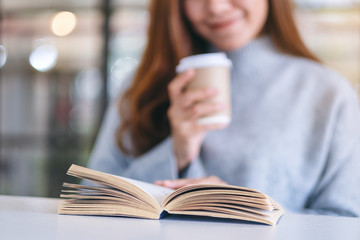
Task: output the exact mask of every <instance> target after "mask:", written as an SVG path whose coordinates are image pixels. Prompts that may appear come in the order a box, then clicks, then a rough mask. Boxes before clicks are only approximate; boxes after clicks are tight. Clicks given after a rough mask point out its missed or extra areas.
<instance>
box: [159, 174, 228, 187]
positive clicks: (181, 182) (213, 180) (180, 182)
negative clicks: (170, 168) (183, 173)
mask: <svg viewBox="0 0 360 240" xmlns="http://www.w3.org/2000/svg"><path fill="white" fill-rule="evenodd" d="M155 184H157V185H160V186H164V187H167V188H172V189H178V188H181V187H185V186H188V185H192V184H226V182H224V181H222V180H221V179H220V178H218V177H216V176H210V177H205V178H182V179H176V180H164V181H156V182H155Z"/></svg>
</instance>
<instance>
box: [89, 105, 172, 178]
mask: <svg viewBox="0 0 360 240" xmlns="http://www.w3.org/2000/svg"><path fill="white" fill-rule="evenodd" d="M119 122H120V118H119V114H118V110H117V107H116V104H115V103H113V104H111V106H110V107H109V109H108V110H107V113H106V115H105V118H104V121H103V124H102V127H101V129H100V132H99V134H98V137H97V140H96V142H95V145H94V148H93V151H92V153H91V156H90V159H89V163H88V166H89V168H92V169H95V170H99V171H103V172H107V173H111V174H115V175H121V176H123V177H129V178H133V179H138V180H142V181H146V182H154V181H156V180H163V179H176V178H178V174H177V171H178V170H177V167H176V166H177V165H176V161H175V157H174V154H173V150H172V141H171V139H170V138H166V139H165V140H163V141H162V142H161V143H159V144H158V145H157V146H155V147H154V148H153V149H151V150H150V151H148V152H146V153H144V154H143V155H141V156H139V157H136V158H135V157H131V156H128V155H125V154H123V153H122V152H121V151H120V150H119V148H118V147H117V145H116V139H115V132H116V128H117V127H118V125H119Z"/></svg>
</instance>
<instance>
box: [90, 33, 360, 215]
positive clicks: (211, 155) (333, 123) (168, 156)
mask: <svg viewBox="0 0 360 240" xmlns="http://www.w3.org/2000/svg"><path fill="white" fill-rule="evenodd" d="M228 56H229V58H230V59H231V60H232V62H233V64H234V67H233V71H232V80H231V84H232V85H231V88H232V113H233V117H232V122H231V124H230V125H229V126H228V127H227V128H226V129H224V130H219V131H213V132H209V133H208V134H207V135H206V138H205V140H204V143H203V145H202V148H201V153H200V157H199V158H198V159H196V160H195V161H194V162H193V163H192V164H191V165H190V166H189V167H188V168H187V169H186V170H185V171H184V172H183V173H182V174H181V176H179V174H178V170H177V169H176V160H175V156H174V153H173V148H172V141H171V137H168V138H167V139H165V140H164V141H163V142H161V143H160V144H158V145H157V146H156V147H154V148H153V149H152V150H151V151H149V152H147V153H145V154H143V155H142V156H140V157H138V158H136V159H134V158H133V157H130V156H126V155H124V154H122V153H121V152H120V150H119V149H118V148H117V146H116V143H115V135H114V133H115V129H116V127H117V126H118V125H119V121H120V118H119V116H118V112H117V109H116V107H115V104H113V105H112V106H111V107H110V108H109V110H108V113H107V115H106V118H105V120H104V123H103V126H102V128H101V131H100V133H99V136H98V139H97V142H96V144H95V147H94V149H93V153H92V155H91V158H90V162H89V167H90V168H93V169H96V170H100V171H104V172H109V173H112V174H118V175H121V176H125V177H130V178H134V179H139V180H143V181H148V182H153V181H155V180H162V179H176V178H179V177H189V178H197V177H204V176H209V175H216V176H218V177H220V178H221V179H223V180H224V181H226V182H227V183H229V184H232V185H239V186H244V187H251V188H255V189H258V190H260V191H262V192H264V193H266V194H268V195H269V196H271V197H272V198H273V199H274V200H275V201H277V202H278V203H280V204H281V205H282V206H283V207H284V208H285V209H287V211H295V212H308V213H320V214H333V215H347V216H360V108H359V102H358V98H357V96H356V93H355V91H354V90H353V89H352V88H351V86H350V85H349V84H348V82H347V81H346V80H344V79H343V78H342V77H341V76H339V75H338V74H336V73H334V72H332V71H331V70H329V69H327V68H326V67H324V66H322V65H320V64H318V63H315V62H312V61H309V60H307V59H304V58H298V57H294V56H289V55H285V54H282V53H280V52H279V51H277V50H276V48H275V47H274V45H273V44H272V42H271V40H270V38H268V37H261V38H259V39H256V40H254V41H253V42H251V43H250V44H248V45H247V46H245V47H243V48H242V49H238V50H235V51H232V52H229V53H228Z"/></svg>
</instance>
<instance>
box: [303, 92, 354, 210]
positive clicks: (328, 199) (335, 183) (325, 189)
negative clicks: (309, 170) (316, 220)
mask: <svg viewBox="0 0 360 240" xmlns="http://www.w3.org/2000/svg"><path fill="white" fill-rule="evenodd" d="M359 171H360V108H359V101H358V99H357V96H356V94H355V93H354V92H351V93H350V94H348V95H347V96H346V97H345V100H344V101H342V103H341V104H339V108H338V111H337V114H336V120H335V125H334V131H333V137H332V141H331V143H330V152H329V154H328V157H327V162H326V164H325V166H324V169H323V173H322V175H321V177H320V180H319V183H318V184H317V187H316V188H315V190H314V191H313V194H312V195H311V197H310V198H309V201H308V206H307V209H306V210H305V211H306V212H310V213H321V214H332V215H344V216H357V217H360V172H359Z"/></svg>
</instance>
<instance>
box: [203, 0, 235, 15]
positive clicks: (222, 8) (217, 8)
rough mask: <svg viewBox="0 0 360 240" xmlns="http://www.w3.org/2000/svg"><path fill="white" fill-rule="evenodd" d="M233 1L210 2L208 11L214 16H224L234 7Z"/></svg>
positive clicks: (209, 0)
mask: <svg viewBox="0 0 360 240" xmlns="http://www.w3.org/2000/svg"><path fill="white" fill-rule="evenodd" d="M231 1H232V0H208V1H207V11H208V13H209V14H211V15H213V16H217V15H222V14H224V13H226V12H227V10H229V9H230V8H231V7H232V2H231Z"/></svg>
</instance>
